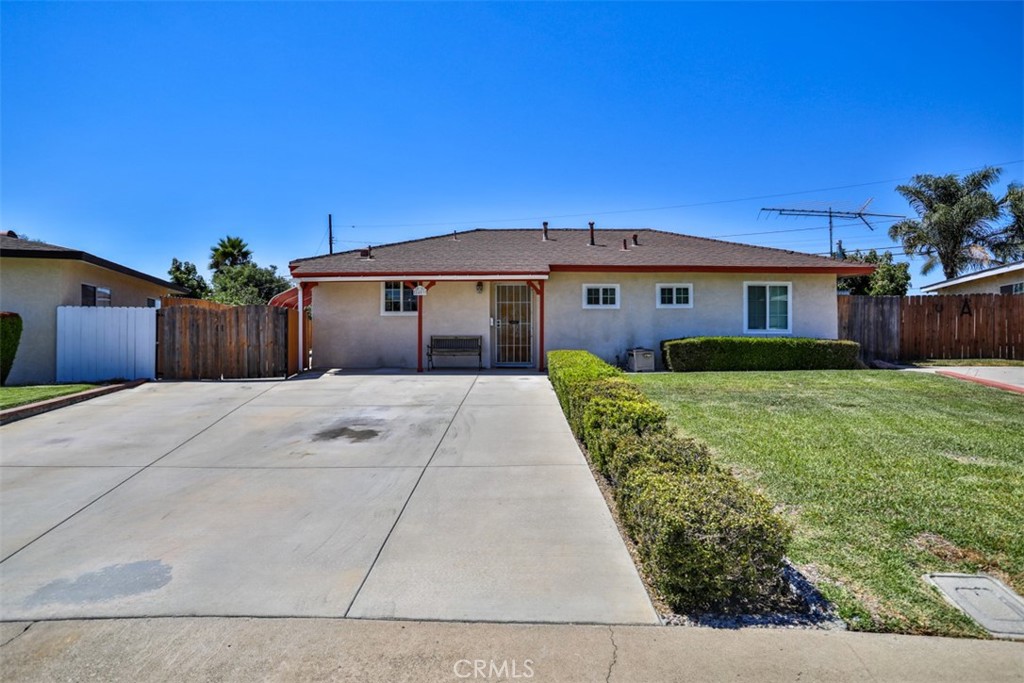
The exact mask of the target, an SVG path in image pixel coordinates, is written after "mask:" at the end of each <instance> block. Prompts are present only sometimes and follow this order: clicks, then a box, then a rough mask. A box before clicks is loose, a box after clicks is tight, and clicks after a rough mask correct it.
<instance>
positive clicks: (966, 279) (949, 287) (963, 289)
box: [921, 261, 1024, 294]
mask: <svg viewBox="0 0 1024 683" xmlns="http://www.w3.org/2000/svg"><path fill="white" fill-rule="evenodd" d="M921 291H922V292H924V293H925V294H1024V261H1020V262H1018V263H1008V264H1006V265H1003V266H996V267H994V268H986V269H985V270H977V271H975V272H973V273H968V274H967V275H961V276H960V277H955V278H952V279H950V280H943V281H942V282H936V283H935V284H933V285H928V286H926V287H922V288H921Z"/></svg>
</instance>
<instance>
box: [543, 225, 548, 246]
mask: <svg viewBox="0 0 1024 683" xmlns="http://www.w3.org/2000/svg"><path fill="white" fill-rule="evenodd" d="M544 241H545V242H547V241H548V222H547V221H544Z"/></svg>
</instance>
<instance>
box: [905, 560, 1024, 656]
mask: <svg viewBox="0 0 1024 683" xmlns="http://www.w3.org/2000/svg"><path fill="white" fill-rule="evenodd" d="M924 578H925V580H926V581H928V582H930V583H931V584H932V585H934V586H935V587H936V588H938V589H939V590H940V591H942V593H943V595H945V596H946V599H948V600H949V601H950V602H952V603H953V604H954V605H956V606H957V607H959V608H960V609H962V610H963V611H964V612H966V613H967V616H969V617H971V618H972V619H974V620H975V621H976V622H978V623H979V624H981V626H982V628H984V629H985V630H987V631H988V632H989V633H991V634H992V635H994V636H997V637H999V638H1015V639H1021V640H1024V600H1022V599H1021V597H1020V596H1019V595H1017V594H1016V593H1014V592H1013V591H1012V590H1010V588H1009V586H1007V585H1006V584H1005V583H1003V582H1002V581H999V580H998V579H994V578H992V577H991V576H986V575H985V574H925V575H924Z"/></svg>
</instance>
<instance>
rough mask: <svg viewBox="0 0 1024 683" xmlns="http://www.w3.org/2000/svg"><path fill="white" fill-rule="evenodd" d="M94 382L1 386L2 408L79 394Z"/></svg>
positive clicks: (0, 399)
mask: <svg viewBox="0 0 1024 683" xmlns="http://www.w3.org/2000/svg"><path fill="white" fill-rule="evenodd" d="M94 386H95V385H93V384H50V385H47V384H40V385H36V386H29V387H0V410H6V409H8V408H14V407H15V406H21V405H25V404H26V403H35V402H36V401H45V400H46V399H48V398H56V397H58V396H66V395H68V394H77V393H78V392H80V391H85V390H86V389H92V388H93V387H94Z"/></svg>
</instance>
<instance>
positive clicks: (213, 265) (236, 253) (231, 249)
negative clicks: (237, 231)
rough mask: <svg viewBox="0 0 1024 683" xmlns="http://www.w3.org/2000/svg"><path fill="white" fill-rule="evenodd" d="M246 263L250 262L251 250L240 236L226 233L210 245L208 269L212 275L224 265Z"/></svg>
mask: <svg viewBox="0 0 1024 683" xmlns="http://www.w3.org/2000/svg"><path fill="white" fill-rule="evenodd" d="M246 263H252V250H251V249H249V245H248V244H246V243H245V240H243V239H242V238H241V237H232V236H231V235H228V236H227V237H222V238H221V240H220V241H219V242H217V244H215V245H214V246H212V247H210V270H212V271H213V272H214V274H215V275H214V277H216V273H219V272H220V271H221V269H223V268H225V267H228V266H240V265H243V264H246Z"/></svg>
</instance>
